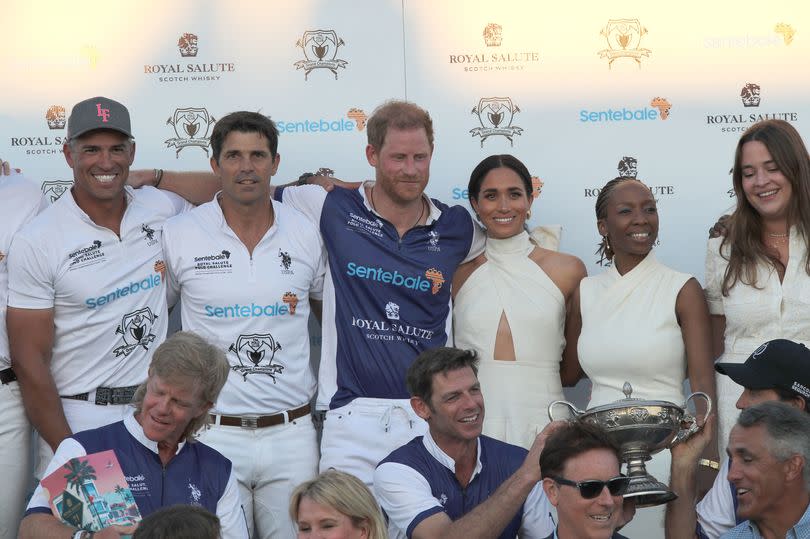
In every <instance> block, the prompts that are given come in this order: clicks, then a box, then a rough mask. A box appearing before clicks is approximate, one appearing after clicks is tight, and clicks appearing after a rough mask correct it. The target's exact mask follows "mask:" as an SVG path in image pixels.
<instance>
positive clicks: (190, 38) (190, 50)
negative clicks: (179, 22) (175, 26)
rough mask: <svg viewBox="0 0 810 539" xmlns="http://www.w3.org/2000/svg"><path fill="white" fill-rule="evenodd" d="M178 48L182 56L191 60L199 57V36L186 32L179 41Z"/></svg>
mask: <svg viewBox="0 0 810 539" xmlns="http://www.w3.org/2000/svg"><path fill="white" fill-rule="evenodd" d="M177 48H178V49H180V56H182V57H183V58H190V57H194V56H197V34H192V33H190V32H186V33H185V34H183V35H181V36H180V39H178V40H177Z"/></svg>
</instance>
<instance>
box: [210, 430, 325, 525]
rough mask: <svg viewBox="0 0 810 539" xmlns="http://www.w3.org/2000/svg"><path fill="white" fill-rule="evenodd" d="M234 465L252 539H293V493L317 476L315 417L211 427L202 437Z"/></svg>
mask: <svg viewBox="0 0 810 539" xmlns="http://www.w3.org/2000/svg"><path fill="white" fill-rule="evenodd" d="M199 440H200V441H201V442H203V443H204V444H207V445H210V446H211V447H213V448H214V449H216V450H217V451H219V452H220V453H222V454H223V455H225V456H226V457H228V458H229V459H230V460H231V462H232V463H233V467H234V471H235V472H236V478H237V480H238V481H239V494H240V496H241V498H242V504H243V505H244V508H245V517H246V518H247V522H248V527H249V528H250V530H251V533H250V536H251V537H256V538H262V539H289V538H290V537H295V536H296V534H297V531H296V528H295V526H294V524H293V522H292V520H291V519H290V515H289V507H290V494H292V491H293V490H294V489H295V487H297V486H298V485H299V484H301V483H303V482H304V481H307V480H309V479H312V478H313V477H315V475H316V474H317V473H318V470H317V466H318V441H317V436H316V433H315V428H314V427H313V426H312V416H310V415H307V416H304V417H300V418H298V419H296V420H294V421H291V422H290V423H287V424H284V425H275V426H273V427H265V428H262V429H245V428H242V427H227V426H222V425H212V426H211V427H210V428H209V429H204V430H203V431H202V432H201V434H200V437H199Z"/></svg>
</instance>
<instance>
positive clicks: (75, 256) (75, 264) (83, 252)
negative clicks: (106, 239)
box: [68, 240, 104, 270]
mask: <svg viewBox="0 0 810 539" xmlns="http://www.w3.org/2000/svg"><path fill="white" fill-rule="evenodd" d="M101 245H102V244H101V241H100V240H93V243H91V244H90V245H88V246H87V247H80V248H78V249H76V250H75V251H72V252H70V253H68V259H69V260H70V268H69V269H71V270H74V269H78V268H83V267H85V266H91V265H93V264H98V263H99V262H101V261H103V260H104V250H103V249H102V248H101Z"/></svg>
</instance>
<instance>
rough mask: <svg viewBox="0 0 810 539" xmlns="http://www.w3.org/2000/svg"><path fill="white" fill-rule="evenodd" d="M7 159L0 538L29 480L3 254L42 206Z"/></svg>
mask: <svg viewBox="0 0 810 539" xmlns="http://www.w3.org/2000/svg"><path fill="white" fill-rule="evenodd" d="M10 172H11V171H10V167H9V165H8V162H4V161H2V160H0V215H2V218H3V224H2V225H0V462H2V463H3V488H2V489H0V539H12V538H13V537H17V526H18V525H19V523H20V518H21V517H22V511H23V509H24V507H25V503H24V502H25V495H26V493H27V491H28V489H29V486H30V484H31V459H30V458H29V455H30V453H31V447H30V444H31V425H30V424H29V423H28V419H27V418H26V417H25V408H24V407H23V403H22V396H21V395H20V386H19V384H18V382H17V376H16V375H15V374H14V371H13V370H12V369H11V360H10V359H9V353H8V337H7V335H6V299H7V297H8V264H7V260H6V255H7V254H8V250H9V247H10V246H11V240H12V238H13V237H14V235H15V234H16V233H17V231H18V230H19V229H20V228H21V227H22V226H23V225H25V224H26V223H27V222H28V221H30V220H31V219H33V218H34V217H35V216H36V215H37V213H39V212H40V211H41V210H42V209H43V208H44V207H45V199H44V198H43V197H42V193H41V192H40V190H39V188H38V187H37V185H36V184H35V183H34V182H32V181H29V180H27V179H26V178H25V177H23V176H22V175H20V174H16V173H14V174H12V175H9V173H10Z"/></svg>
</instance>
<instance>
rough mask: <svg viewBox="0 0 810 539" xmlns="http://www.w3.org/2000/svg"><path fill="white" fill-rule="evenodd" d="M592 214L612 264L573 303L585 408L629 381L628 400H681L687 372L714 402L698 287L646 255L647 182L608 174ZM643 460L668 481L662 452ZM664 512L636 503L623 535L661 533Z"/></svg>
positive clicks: (650, 224)
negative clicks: (586, 381) (587, 385)
mask: <svg viewBox="0 0 810 539" xmlns="http://www.w3.org/2000/svg"><path fill="white" fill-rule="evenodd" d="M596 215H597V219H598V221H597V224H598V228H599V233H600V234H601V235H602V237H603V242H602V247H601V248H600V252H602V253H603V256H604V257H605V258H607V259H608V260H611V261H612V265H611V266H610V267H609V268H608V269H607V270H606V271H605V272H603V273H601V274H599V275H596V276H593V277H587V278H585V279H583V280H582V282H581V283H580V285H579V293H578V296H577V298H576V300H575V302H574V308H575V309H577V310H579V312H580V313H581V320H582V331H581V333H580V336H579V341H578V343H577V350H578V359H579V363H580V365H581V366H582V369H583V370H584V372H585V374H587V375H588V377H589V378H590V379H591V382H592V384H593V391H592V394H591V400H590V403H589V404H588V407H589V408H591V407H594V406H600V405H603V404H608V403H612V402H614V401H617V400H619V399H623V398H624V394H623V392H622V388H623V385H624V383H625V382H629V383H630V384H631V385H632V387H633V395H632V396H633V397H634V398H641V399H651V400H665V401H670V402H674V403H675V404H678V405H681V404H683V402H684V394H683V389H682V388H683V382H684V379H685V378H686V376H687V373H688V376H689V381H690V384H691V386H692V389H693V391H704V392H706V393H707V394H709V396H710V397H711V398H712V400H714V394H715V390H714V369H713V363H712V357H711V340H710V330H709V313H708V308H707V306H706V300H705V299H704V297H703V290H702V289H701V287H700V285H699V284H698V282H697V281H696V280H695V279H694V278H693V277H692V276H690V275H686V274H684V273H680V272H677V271H674V270H672V269H670V268H668V267H666V266H665V265H663V264H661V263H660V262H658V261H657V260H656V258H655V255H654V254H653V253H652V246H653V244H654V243H655V241H656V239H657V236H658V214H657V208H656V206H655V199H654V197H653V195H652V193H651V192H650V190H649V188H647V186H645V185H644V184H643V183H641V182H640V181H638V180H636V179H635V178H616V179H615V180H611V181H610V182H608V184H607V185H605V187H603V188H602V190H601V192H600V195H599V197H598V198H597V202H596ZM700 404H702V402H701V403H700ZM701 408H702V407H701ZM716 451H717V450H716V444H715V448H714V451H712V452H711V453H710V455H711V456H712V457H714V458H715V459H716V458H717V454H716ZM646 466H647V472H648V473H650V474H652V475H653V476H654V477H655V478H656V479H658V480H659V481H661V482H663V483H664V484H668V483H669V466H670V453H669V451H667V450H664V451H662V452H660V453H658V454H657V455H655V456H654V457H653V459H652V460H651V461H649V462H647V464H646ZM664 511H665V506H664V505H659V506H656V507H650V508H644V509H640V510H639V511H638V512H637V513H636V516H635V518H634V519H633V521H631V522H630V524H629V525H628V526H627V527H626V528H623V529H622V533H623V534H626V535H627V536H628V537H645V538H656V537H660V538H662V539H663V537H664Z"/></svg>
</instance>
